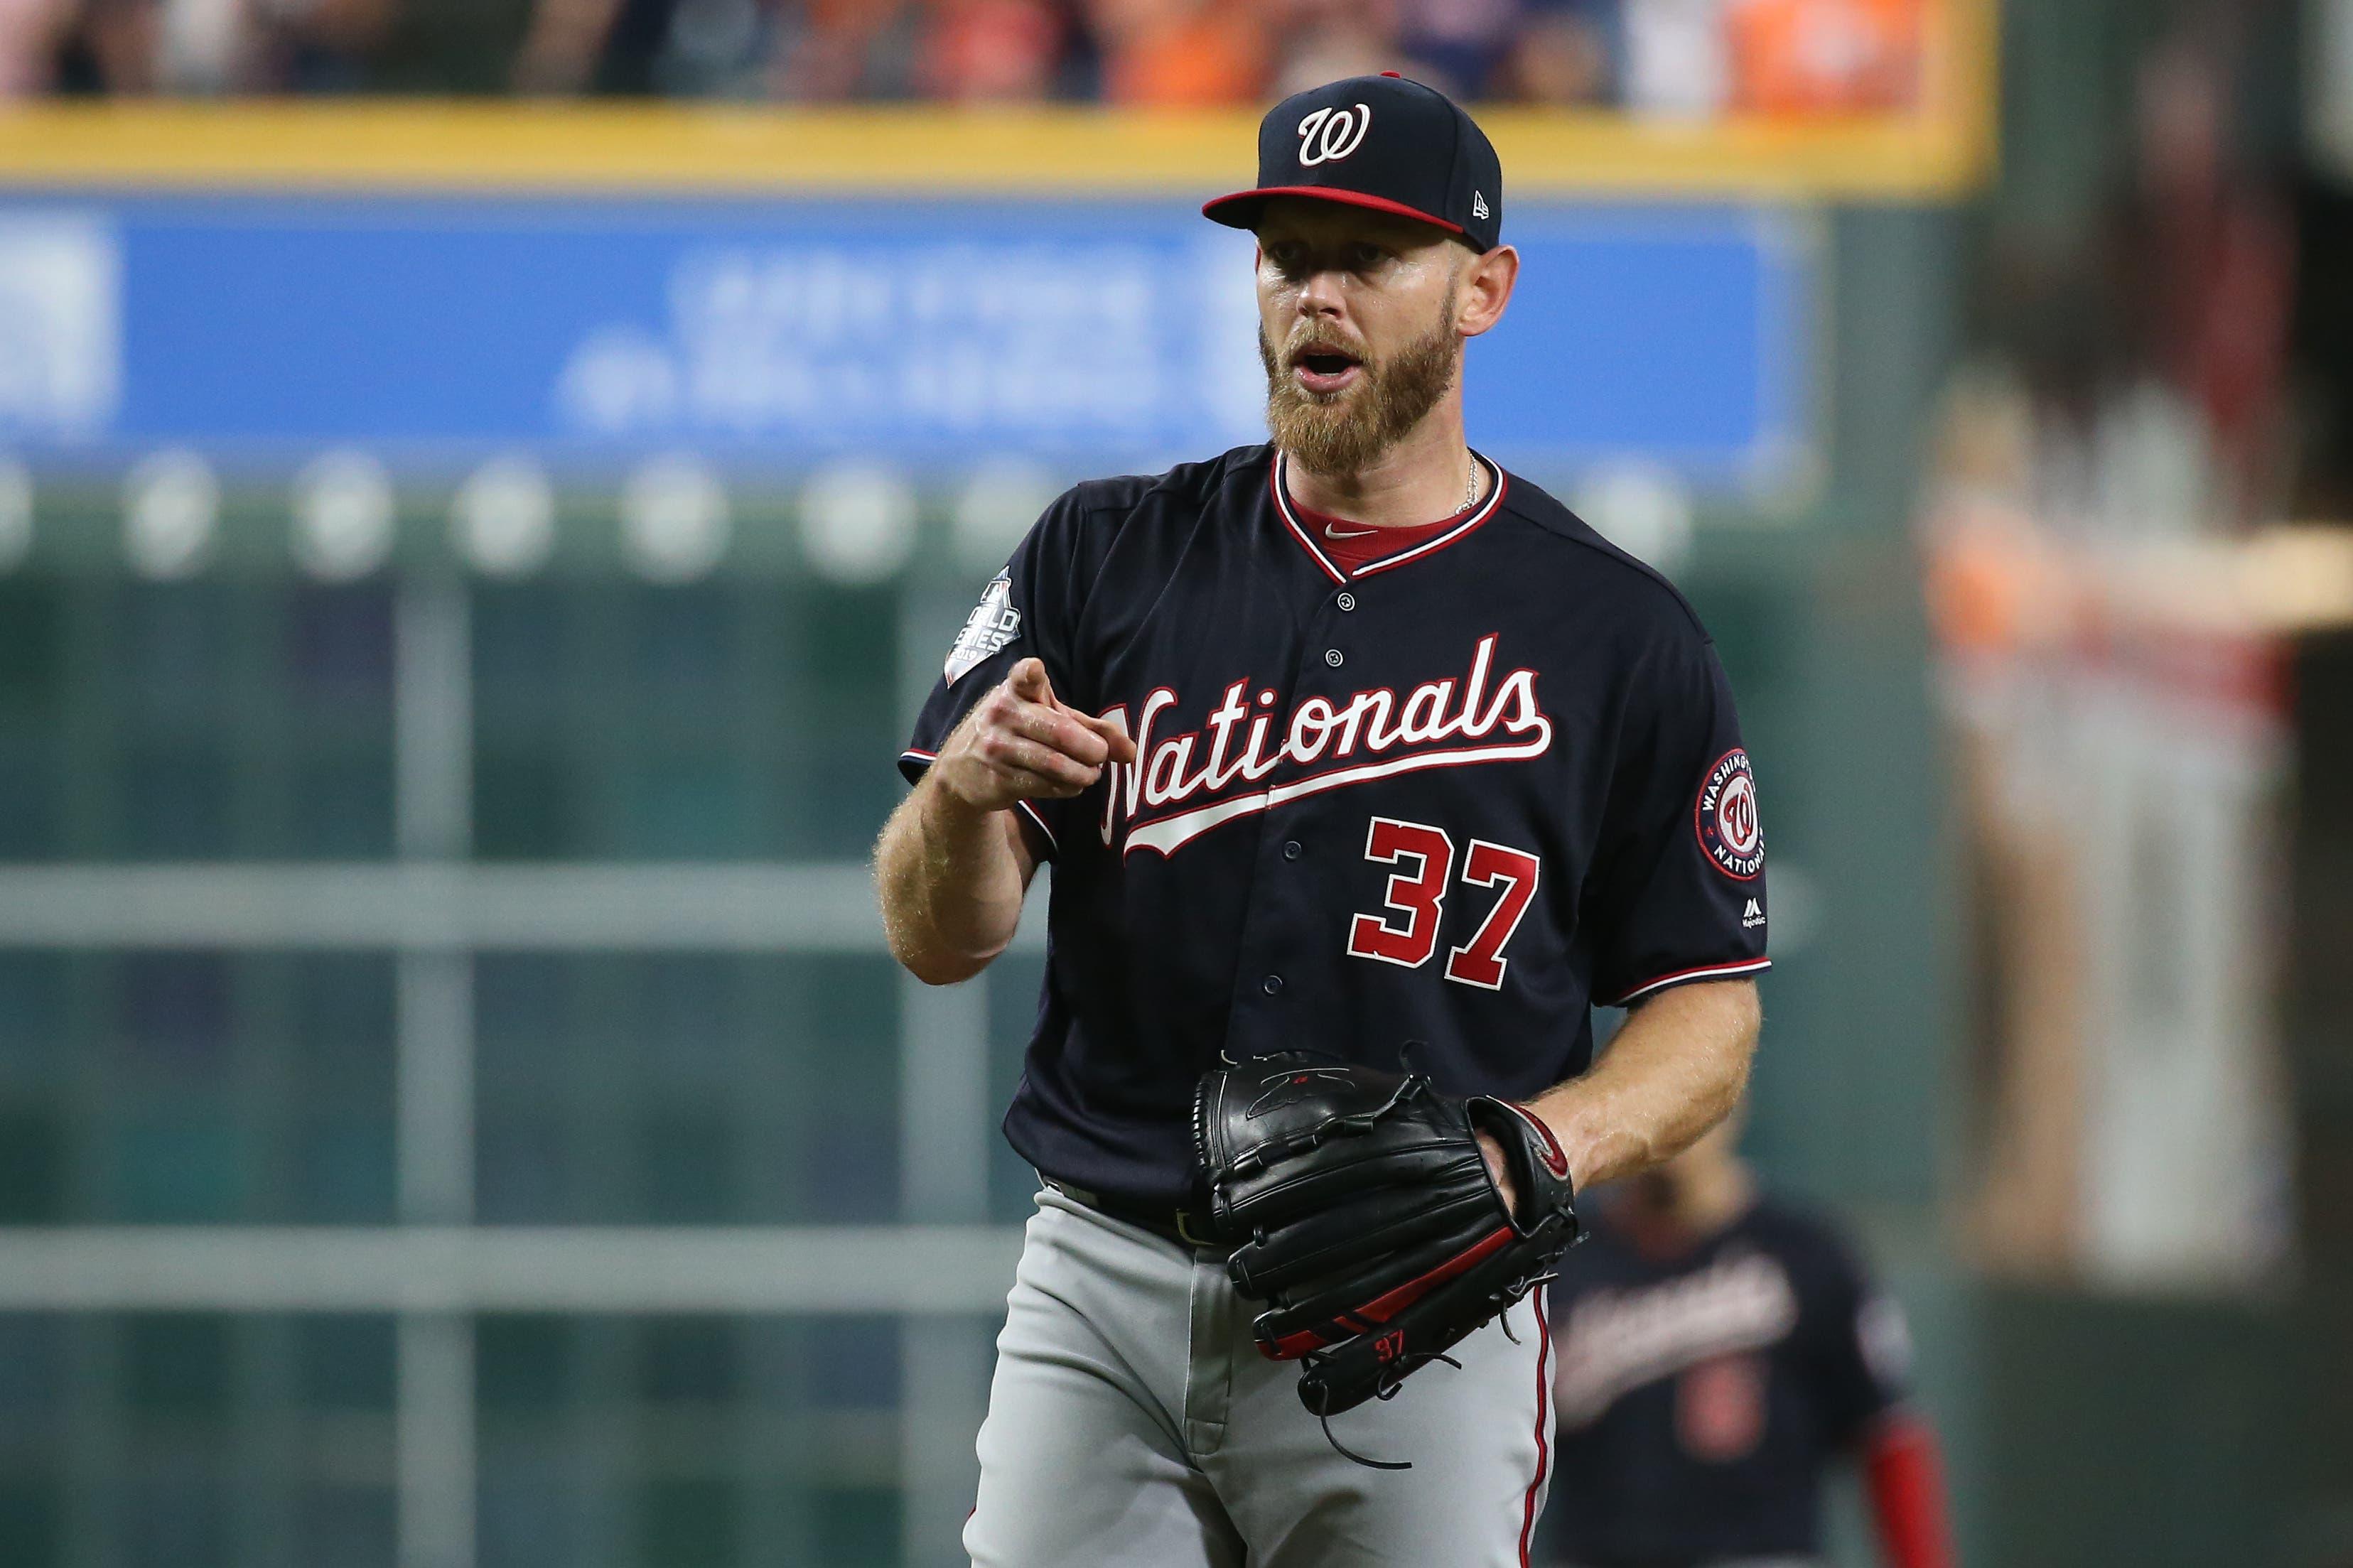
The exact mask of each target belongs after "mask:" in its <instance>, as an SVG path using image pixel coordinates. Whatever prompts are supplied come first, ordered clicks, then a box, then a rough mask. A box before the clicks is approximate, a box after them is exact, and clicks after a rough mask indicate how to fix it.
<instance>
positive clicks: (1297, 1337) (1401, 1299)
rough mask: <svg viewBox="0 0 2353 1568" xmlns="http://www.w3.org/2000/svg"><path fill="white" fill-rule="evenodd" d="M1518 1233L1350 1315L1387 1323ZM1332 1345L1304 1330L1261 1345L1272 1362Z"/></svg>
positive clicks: (1508, 1231) (1505, 1234) (1496, 1236)
mask: <svg viewBox="0 0 2353 1568" xmlns="http://www.w3.org/2000/svg"><path fill="white" fill-rule="evenodd" d="M1514 1234H1516V1233H1515V1232H1514V1230H1513V1229H1512V1227H1511V1226H1508V1225H1507V1226H1502V1227H1501V1228H1499V1229H1497V1230H1495V1231H1493V1233H1491V1234H1490V1235H1489V1236H1488V1237H1486V1238H1485V1239H1484V1240H1482V1241H1480V1242H1479V1243H1477V1244H1476V1245H1475V1246H1472V1247H1465V1248H1463V1250H1461V1252H1458V1253H1456V1254H1455V1255H1454V1256H1453V1257H1452V1258H1448V1259H1447V1260H1446V1261H1445V1262H1443V1263H1441V1264H1440V1265H1439V1266H1438V1267H1437V1268H1433V1269H1431V1270H1430V1272H1429V1273H1427V1274H1424V1275H1422V1276H1421V1277H1420V1278H1419V1279H1409V1280H1407V1281H1406V1282H1405V1283H1404V1284H1402V1285H1400V1286H1398V1288H1397V1289H1394V1290H1391V1291H1389V1292H1388V1294H1387V1295H1384V1296H1377V1297H1375V1298H1374V1299H1373V1300H1369V1301H1367V1302H1366V1303H1365V1304H1364V1305H1363V1306H1361V1307H1357V1308H1355V1309H1352V1310H1350V1311H1349V1312H1348V1313H1347V1316H1349V1317H1352V1318H1362V1319H1365V1320H1366V1321H1369V1322H1375V1323H1386V1322H1388V1321H1389V1320H1390V1319H1391V1318H1393V1317H1395V1316H1396V1315H1397V1314H1398V1313H1399V1312H1401V1311H1403V1310H1405V1309H1406V1308H1408V1307H1409V1306H1411V1305H1413V1303H1415V1302H1416V1301H1419V1300H1421V1299H1422V1298H1423V1297H1424V1296H1427V1295H1429V1294H1430V1291H1432V1290H1434V1289H1437V1288H1438V1287H1439V1286H1440V1285H1443V1284H1445V1283H1446V1282H1447V1281H1448V1280H1449V1279H1453V1278H1454V1277H1455V1276H1456V1275H1458V1274H1461V1273H1462V1272H1464V1271H1465V1270H1467V1269H1469V1268H1471V1267H1472V1265H1474V1264H1476V1263H1478V1262H1480V1261H1481V1260H1482V1259H1483V1258H1492V1257H1493V1256H1494V1254H1495V1253H1497V1252H1498V1251H1500V1250H1502V1248H1503V1246H1504V1243H1505V1242H1507V1241H1509V1240H1511V1239H1512V1237H1513V1236H1514ZM1330 1343H1331V1340H1330V1339H1329V1338H1328V1337H1327V1336H1325V1335H1324V1334H1323V1333H1321V1332H1319V1331H1316V1330H1314V1329H1302V1330H1300V1331H1298V1332H1297V1333H1295V1334H1285V1335H1283V1336H1282V1338H1281V1339H1279V1340H1277V1341H1275V1342H1274V1343H1272V1344H1271V1345H1267V1344H1261V1346H1260V1347H1259V1348H1260V1349H1261V1351H1263V1352H1265V1354H1266V1358H1267V1359H1268V1360H1269V1361H1293V1360H1296V1359H1297V1358H1299V1357H1300V1356H1303V1355H1305V1354H1306V1353H1307V1352H1309V1351H1313V1350H1321V1349H1323V1348H1324V1346H1325V1345H1328V1344H1330Z"/></svg>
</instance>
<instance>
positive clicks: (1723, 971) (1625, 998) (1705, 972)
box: [1598, 958, 1773, 1007]
mask: <svg viewBox="0 0 2353 1568" xmlns="http://www.w3.org/2000/svg"><path fill="white" fill-rule="evenodd" d="M1772 967H1773V961H1772V960H1771V959H1769V958H1744V959H1741V960H1740V961H1738V962H1737V963H1704V964H1701V965H1700V966H1699V967H1698V968H1697V969H1678V970H1676V971H1675V972H1674V973H1672V974H1662V975H1660V976H1659V977H1658V978H1657V979H1656V980H1645V981H1644V982H1642V984H1640V985H1637V986H1635V987H1634V988H1633V989H1632V990H1631V991H1628V992H1625V993H1623V994H1620V995H1617V996H1613V997H1611V998H1610V999H1609V1001H1607V1002H1603V1003H1599V1004H1598V1005H1600V1006H1603V1007H1622V1006H1624V1005H1626V1004H1627V1003H1629V1002H1631V1001H1632V1000H1633V999H1634V998H1635V997H1637V996H1640V995H1641V994H1643V993H1644V992H1646V991H1656V990H1657V989H1658V988H1659V987H1660V986H1662V985H1673V984H1677V983H1678V982H1681V981H1684V980H1728V979H1730V978H1731V977H1732V976H1734V975H1736V974H1761V973H1764V972H1765V971H1766V970H1768V969H1770V968H1772Z"/></svg>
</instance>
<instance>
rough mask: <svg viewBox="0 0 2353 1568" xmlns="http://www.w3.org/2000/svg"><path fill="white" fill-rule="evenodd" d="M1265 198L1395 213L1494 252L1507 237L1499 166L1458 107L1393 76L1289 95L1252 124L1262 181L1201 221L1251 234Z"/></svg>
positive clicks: (1214, 205) (1208, 206)
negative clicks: (1300, 198) (1311, 200)
mask: <svg viewBox="0 0 2353 1568" xmlns="http://www.w3.org/2000/svg"><path fill="white" fill-rule="evenodd" d="M1270 196H1312V197H1314V198H1317V199H1318V200H1322V201H1327V202H1344V203H1345V204H1347V205H1350V206H1358V207H1370V208H1372V209H1373V210H1374V211H1376V212H1388V213H1398V214H1402V215H1403V216H1407V217H1417V218H1419V219H1420V220H1421V221H1422V222H1424V223H1430V224H1436V225H1437V226H1439V227H1440V228H1442V229H1445V230H1447V231H1448V232H1450V233H1452V234H1458V235H1461V237H1462V238H1463V240H1464V241H1465V242H1466V243H1467V244H1469V245H1470V246H1471V247H1472V249H1474V250H1481V251H1486V250H1493V248H1494V247H1496V246H1497V245H1498V244H1500V243H1502V240H1503V234H1504V165H1503V163H1502V162H1501V160H1499V159H1498V158H1497V157H1496V156H1495V144H1494V143H1493V142H1490V141H1488V140H1487V133H1486V132H1483V131H1482V130H1480V129H1479V126H1478V122H1477V121H1473V120H1472V118H1471V117H1470V116H1469V115H1468V114H1466V113H1464V112H1463V111H1462V108H1461V105H1460V104H1457V103H1456V102H1455V101H1454V100H1452V99H1451V98H1449V97H1447V96H1446V95H1445V94H1444V93H1442V92H1440V91H1439V90H1438V89H1436V88H1432V87H1424V86H1423V85H1422V84H1421V83H1419V82H1418V81H1408V80H1406V79H1405V78H1403V77H1401V76H1399V75H1398V74H1397V72H1395V71H1383V72H1382V73H1381V74H1380V75H1378V76H1352V77H1349V78H1347V79H1345V80H1343V81H1335V82H1329V83H1326V84H1325V85H1324V86H1322V87H1316V88H1310V89H1307V90H1306V91H1305V92H1295V93H1293V94H1292V95H1291V96H1290V97H1289V98H1286V99H1284V100H1282V102H1281V103H1278V104H1276V105H1275V106H1274V107H1273V108H1272V109H1271V110H1268V111H1267V116H1266V118H1265V119H1264V120H1261V121H1259V126H1258V184H1257V185H1256V186H1254V187H1253V188H1251V189H1250V190H1247V191H1236V192H1235V193H1234V194H1233V195H1229V196H1219V198H1218V199H1217V200H1215V201H1213V202H1208V203H1204V204H1203V205H1202V207H1201V216H1204V217H1206V218H1209V219H1211V220H1212V221H1214V222H1217V223H1221V224H1224V225H1225V226H1228V227H1229V228H1255V227H1257V226H1258V217H1259V213H1260V211H1261V209H1262V208H1263V207H1264V206H1265V205H1266V202H1267V198H1268V197H1270Z"/></svg>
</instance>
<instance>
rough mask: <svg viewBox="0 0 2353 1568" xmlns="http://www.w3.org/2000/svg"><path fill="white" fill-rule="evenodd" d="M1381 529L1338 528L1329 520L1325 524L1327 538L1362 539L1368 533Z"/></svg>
mask: <svg viewBox="0 0 2353 1568" xmlns="http://www.w3.org/2000/svg"><path fill="white" fill-rule="evenodd" d="M1379 531H1380V530H1379V529H1377V528H1351V529H1337V528H1334V527H1333V526H1332V525H1331V524H1330V523H1328V522H1327V523H1325V524H1324V538H1326V539H1362V538H1364V537H1365V536H1366V534H1371V533H1378V532H1379Z"/></svg>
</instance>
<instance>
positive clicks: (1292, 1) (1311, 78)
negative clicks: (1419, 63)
mask: <svg viewBox="0 0 2353 1568" xmlns="http://www.w3.org/2000/svg"><path fill="white" fill-rule="evenodd" d="M1273 9H1274V10H1275V17H1274V20H1273V22H1272V26H1271V31H1272V33H1273V37H1274V43H1275V65H1274V78H1273V80H1271V82H1269V83H1268V87H1267V96H1269V97H1270V98H1282V97H1286V96H1288V95H1289V94H1292V93H1294V92H1304V91H1305V90H1306V89H1309V88H1311V87H1315V86H1318V85H1320V84H1321V83H1324V82H1327V81H1332V80H1335V79H1337V78H1340V77H1348V76H1370V75H1372V74H1373V73H1374V72H1376V71H1385V70H1396V69H1398V68H1401V67H1402V66H1403V65H1404V63H1405V61H1404V58H1403V51H1402V50H1401V49H1400V48H1399V47H1398V28H1397V13H1396V9H1395V7H1394V6H1393V5H1390V4H1388V0H1287V3H1286V4H1284V5H1280V6H1277V7H1273Z"/></svg>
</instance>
